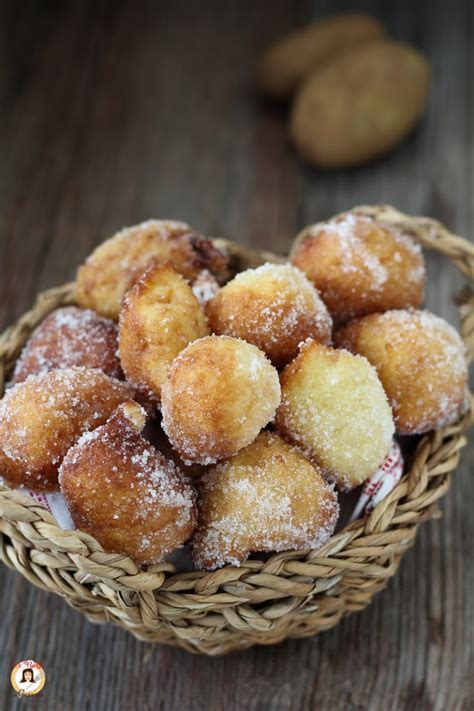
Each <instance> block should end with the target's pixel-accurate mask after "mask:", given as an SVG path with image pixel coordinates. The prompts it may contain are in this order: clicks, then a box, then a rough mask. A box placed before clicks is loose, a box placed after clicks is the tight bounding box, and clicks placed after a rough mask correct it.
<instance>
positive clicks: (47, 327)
mask: <svg viewBox="0 0 474 711" xmlns="http://www.w3.org/2000/svg"><path fill="white" fill-rule="evenodd" d="M117 349H118V331H117V326H116V325H115V324H114V322H113V321H110V320H109V319H105V318H103V317H102V316H99V315H98V314H96V313H95V311H91V310H90V309H79V308H77V307H76V306H65V307H63V308H60V309H56V310H55V311H53V312H52V313H50V314H49V316H46V318H45V319H44V320H43V321H42V322H41V323H40V324H39V326H37V327H36V328H35V330H34V331H33V333H32V334H31V336H30V338H29V339H28V341H27V342H26V345H25V347H24V348H23V351H22V352H21V355H20V357H19V359H18V360H17V362H16V365H15V370H14V373H13V377H12V379H11V381H10V383H11V385H16V384H17V383H22V382H23V381H24V380H26V378H27V377H28V376H30V375H39V374H40V373H47V372H48V371H50V370H55V369H56V368H71V367H74V366H78V367H84V368H98V369H99V370H102V371H103V372H104V373H106V374H107V375H110V377H112V378H119V379H122V378H123V374H122V369H121V367H120V360H119V358H118V355H117Z"/></svg>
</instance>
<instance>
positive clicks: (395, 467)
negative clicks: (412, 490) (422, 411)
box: [349, 440, 404, 521]
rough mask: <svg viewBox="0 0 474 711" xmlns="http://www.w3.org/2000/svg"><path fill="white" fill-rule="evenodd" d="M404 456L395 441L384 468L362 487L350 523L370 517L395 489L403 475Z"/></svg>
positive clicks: (378, 470) (383, 465)
mask: <svg viewBox="0 0 474 711" xmlns="http://www.w3.org/2000/svg"><path fill="white" fill-rule="evenodd" d="M403 464H404V463H403V455H402V451H401V449H400V445H399V444H398V442H396V441H395V440H393V442H392V446H391V447H390V451H389V453H388V455H387V458H386V459H385V461H384V463H383V464H382V466H381V467H380V468H379V469H377V471H376V472H375V474H373V475H372V476H371V477H370V478H369V479H367V481H366V482H365V483H364V485H363V487H362V492H361V495H360V497H359V500H358V502H357V504H356V506H355V509H354V511H353V512H352V516H351V517H350V519H349V521H356V520H357V519H358V518H363V517H364V516H368V515H369V514H370V513H371V512H372V511H373V510H374V508H375V507H376V506H377V504H379V503H380V502H381V501H382V499H385V497H386V496H387V495H388V494H389V493H390V492H391V491H392V490H393V489H394V488H395V486H396V485H397V484H398V482H399V481H400V479H401V477H402V474H403Z"/></svg>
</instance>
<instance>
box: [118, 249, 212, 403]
mask: <svg viewBox="0 0 474 711" xmlns="http://www.w3.org/2000/svg"><path fill="white" fill-rule="evenodd" d="M208 333H209V327H208V324H207V319H206V317H205V315H204V311H203V310H202V307H201V305H200V304H199V302H198V300H197V299H196V297H195V296H194V294H193V292H192V289H191V287H190V286H189V284H188V282H187V281H186V280H185V279H184V278H183V277H182V276H181V274H178V272H177V271H176V270H175V269H174V267H173V266H172V265H171V264H170V263H169V262H167V263H166V264H159V265H157V266H154V267H152V268H151V269H149V270H148V271H147V272H145V274H144V275H143V276H142V277H141V279H140V280H139V281H138V282H137V283H136V284H135V286H134V287H133V288H132V289H130V291H129V292H127V294H126V296H125V299H124V301H123V306H122V309H121V311H120V326H119V343H120V348H119V350H120V361H121V363H122V367H123V370H124V372H125V374H126V376H127V378H128V380H130V381H131V382H133V383H134V384H135V385H137V386H138V387H140V388H141V389H143V390H144V391H147V392H151V393H152V395H154V396H156V397H157V398H158V399H160V396H161V388H162V385H163V383H164V381H165V378H166V375H167V372H168V368H169V366H170V365H171V363H172V361H173V359H174V358H175V357H176V356H177V355H178V353H180V352H181V351H182V350H183V348H185V347H186V346H187V345H188V343H191V341H195V340H197V339H198V338H202V337H203V336H207V335H208Z"/></svg>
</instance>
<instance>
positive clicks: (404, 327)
mask: <svg viewBox="0 0 474 711" xmlns="http://www.w3.org/2000/svg"><path fill="white" fill-rule="evenodd" d="M337 342H338V344H339V345H340V346H342V347H344V348H348V349H349V350H350V351H352V352H353V353H360V354H361V355H363V356H365V357H366V358H367V360H369V361H370V362H371V363H372V365H373V366H375V368H376V369H377V372H378V374H379V377H380V380H381V381H382V384H383V386H384V388H385V392H386V393H387V395H388V398H389V401H390V403H391V405H392V409H393V413H394V418H395V424H396V428H397V431H398V432H400V433H402V434H421V433H423V432H428V431H429V430H432V429H436V428H438V427H442V426H443V425H446V424H449V422H451V421H452V420H453V419H455V418H456V417H457V415H458V414H459V413H460V411H461V410H462V408H463V405H464V398H465V387H466V382H467V366H466V361H465V357H464V354H465V347H464V344H463V342H462V340H461V337H460V336H459V334H458V333H457V332H456V331H455V329H454V328H453V327H452V326H451V325H450V324H448V323H447V322H446V321H444V319H442V318H439V317H438V316H435V315H434V314H432V313H429V312H428V311H405V310H402V311H387V312H386V313H384V314H373V315H371V316H366V317H365V318H362V319H358V320H356V321H353V322H352V323H350V324H348V325H347V326H346V327H345V328H343V329H341V330H340V331H339V332H338V333H337Z"/></svg>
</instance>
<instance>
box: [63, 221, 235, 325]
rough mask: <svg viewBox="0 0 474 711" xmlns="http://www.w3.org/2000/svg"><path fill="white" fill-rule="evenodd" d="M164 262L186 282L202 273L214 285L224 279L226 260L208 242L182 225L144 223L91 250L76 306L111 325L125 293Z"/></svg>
mask: <svg viewBox="0 0 474 711" xmlns="http://www.w3.org/2000/svg"><path fill="white" fill-rule="evenodd" d="M166 261H169V262H171V263H172V265H173V266H174V267H175V269H176V271H178V272H179V273H180V274H182V275H183V276H184V277H186V278H187V279H189V280H190V281H193V280H194V279H195V278H196V277H197V276H198V274H199V273H200V272H201V271H202V270H203V269H208V270H209V271H210V272H211V274H213V275H214V276H215V277H216V279H217V280H218V281H219V282H223V281H225V280H226V278H227V276H228V264H227V262H228V260H227V257H226V256H225V255H224V254H223V253H222V252H221V251H220V250H218V249H217V247H215V246H214V243H213V242H212V240H210V239H206V238H205V237H203V235H201V234H199V232H196V231H195V230H193V229H192V228H191V227H189V225H187V224H186V223H184V222H174V221H167V220H149V221H148V222H143V223H142V224H140V225H135V226H134V227H127V228H125V229H123V230H122V231H121V232H118V233H117V234H116V235H114V236H113V237H111V238H110V239H108V240H106V241H105V242H103V243H102V244H100V245H99V246H98V247H97V249H95V250H94V252H93V253H92V254H91V255H90V257H88V259H87V260H86V261H85V263H84V264H83V265H82V266H81V267H80V268H79V270H78V273H77V284H76V299H77V303H78V304H79V305H80V306H83V307H87V308H91V309H94V311H97V312H98V313H100V314H102V315H103V316H108V317H109V318H111V319H113V320H114V321H116V320H117V319H118V316H119V311H120V305H121V303H122V299H123V297H124V295H125V293H126V292H127V291H128V290H129V289H130V288H131V287H132V286H133V285H134V284H135V282H136V281H138V279H139V278H140V277H141V276H142V274H143V272H145V271H146V270H147V269H148V268H149V267H150V266H152V265H153V264H161V263H162V262H166Z"/></svg>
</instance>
